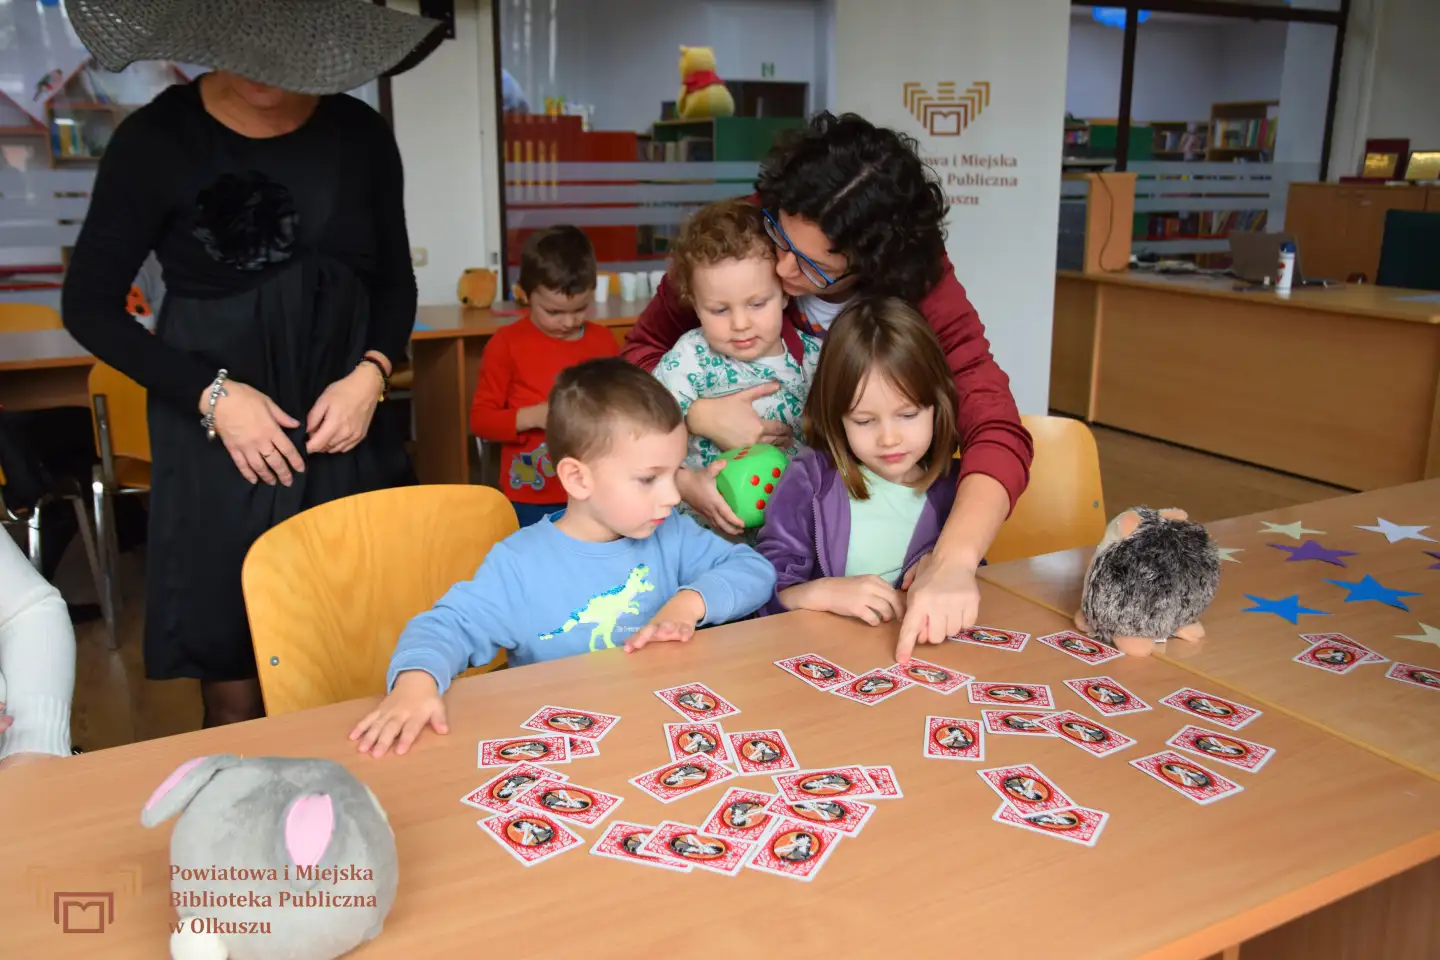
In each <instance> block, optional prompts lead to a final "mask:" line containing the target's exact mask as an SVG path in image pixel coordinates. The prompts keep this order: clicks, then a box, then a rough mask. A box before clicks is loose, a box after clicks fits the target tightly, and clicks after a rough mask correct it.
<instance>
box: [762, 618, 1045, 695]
mask: <svg viewBox="0 0 1440 960" xmlns="http://www.w3.org/2000/svg"><path fill="white" fill-rule="evenodd" d="M1007 634H1008V631H1007ZM1009 635H1011V636H1016V637H1022V638H1026V639H1028V638H1029V636H1030V635H1029V634H1026V633H1020V634H1009ZM951 639H955V638H954V637H952V638H951ZM1021 643H1022V645H1023V643H1024V640H1022V641H1021ZM775 666H777V667H779V668H780V669H781V670H784V671H785V672H786V673H788V674H790V675H791V676H792V677H796V678H798V679H800V680H802V681H804V682H805V683H806V684H808V685H810V686H812V687H814V688H815V689H816V690H821V691H823V692H825V693H833V694H835V695H836V696H837V697H844V698H845V699H846V700H853V701H855V702H856V703H863V704H864V705H865V706H867V707H873V706H875V705H876V704H877V703H880V702H882V701H885V700H889V699H890V698H891V697H893V696H895V695H896V694H897V693H900V692H902V691H904V690H908V689H910V688H911V687H925V688H927V689H930V690H934V691H935V692H936V693H945V694H950V693H954V692H955V691H956V690H959V689H960V688H961V687H964V686H966V685H967V684H969V683H970V682H971V681H972V680H974V679H975V678H974V677H972V676H970V674H968V673H962V672H961V671H959V670H955V669H953V668H951V667H942V666H940V665H939V664H938V663H930V662H929V661H926V660H918V659H912V660H911V661H910V662H909V663H905V664H899V663H896V664H892V665H891V666H888V667H876V668H875V669H874V670H871V671H869V672H867V673H862V674H855V673H851V672H850V671H849V670H846V669H845V668H844V667H842V666H840V665H839V664H838V663H835V662H834V661H832V660H830V659H828V658H826V657H822V656H821V655H820V654H818V653H802V654H801V655H799V656H798V657H789V658H787V659H785V660H776V661H775Z"/></svg>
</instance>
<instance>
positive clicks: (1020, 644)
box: [950, 627, 1030, 653]
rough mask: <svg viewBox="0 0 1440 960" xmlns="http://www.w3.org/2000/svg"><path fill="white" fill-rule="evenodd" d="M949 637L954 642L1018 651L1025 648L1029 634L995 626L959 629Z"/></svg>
mask: <svg viewBox="0 0 1440 960" xmlns="http://www.w3.org/2000/svg"><path fill="white" fill-rule="evenodd" d="M950 639H951V640H954V641H955V642H956V643H973V644H975V645H976V646H977V647H989V648H990V649H992V650H1009V651H1010V652H1011V653H1019V652H1020V651H1021V650H1024V649H1025V644H1026V642H1027V641H1029V639H1030V634H1028V633H1020V632H1019V631H1017V630H1000V629H997V628H996V627H971V628H970V629H968V630H961V631H960V632H959V633H957V634H955V635H954V636H952V637H951V638H950Z"/></svg>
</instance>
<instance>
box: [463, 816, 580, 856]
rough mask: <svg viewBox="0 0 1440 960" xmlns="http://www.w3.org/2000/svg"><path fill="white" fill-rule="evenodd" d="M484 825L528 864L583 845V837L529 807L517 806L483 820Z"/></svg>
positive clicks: (502, 844) (497, 840)
mask: <svg viewBox="0 0 1440 960" xmlns="http://www.w3.org/2000/svg"><path fill="white" fill-rule="evenodd" d="M479 823H480V829H482V830H484V831H485V832H486V833H488V834H490V836H491V837H493V838H494V840H495V842H496V843H498V844H500V846H502V847H504V848H505V849H506V850H508V851H509V852H510V856H512V857H514V858H515V859H516V860H519V861H520V862H521V863H522V864H524V865H525V866H527V867H533V866H534V865H535V864H537V863H540V862H541V861H544V860H549V859H550V858H551V857H554V856H557V855H559V854H562V853H564V852H565V851H566V850H569V849H570V848H571V847H575V846H579V844H580V837H579V836H578V835H577V834H575V833H573V832H571V830H570V829H569V828H568V827H566V826H565V824H563V823H561V822H560V821H559V820H556V819H555V818H554V817H552V816H550V815H549V814H548V813H542V812H541V811H539V810H531V809H530V808H529V807H516V808H515V809H514V810H511V811H510V812H509V813H497V814H496V815H495V816H493V817H491V818H490V819H489V820H481V821H479Z"/></svg>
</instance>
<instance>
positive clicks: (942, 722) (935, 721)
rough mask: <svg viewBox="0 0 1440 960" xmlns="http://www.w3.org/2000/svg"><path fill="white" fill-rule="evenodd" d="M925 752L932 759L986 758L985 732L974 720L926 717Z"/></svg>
mask: <svg viewBox="0 0 1440 960" xmlns="http://www.w3.org/2000/svg"><path fill="white" fill-rule="evenodd" d="M923 753H924V755H925V756H927V757H929V758H930V759H932V760H984V759H985V732H984V730H983V729H981V727H980V724H979V723H977V722H976V721H974V720H960V719H957V718H954V717H926V718H925V747H924V751H923Z"/></svg>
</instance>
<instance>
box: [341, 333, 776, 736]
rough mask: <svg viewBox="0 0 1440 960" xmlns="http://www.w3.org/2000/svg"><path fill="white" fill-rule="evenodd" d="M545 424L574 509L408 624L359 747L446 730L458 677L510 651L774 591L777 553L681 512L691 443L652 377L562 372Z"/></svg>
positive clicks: (536, 657) (673, 631) (621, 367)
mask: <svg viewBox="0 0 1440 960" xmlns="http://www.w3.org/2000/svg"><path fill="white" fill-rule="evenodd" d="M545 434H546V437H547V442H548V444H549V449H550V455H551V457H552V458H553V461H552V462H553V463H554V464H555V476H556V478H557V479H558V480H559V481H560V483H561V484H562V485H563V486H564V488H565V493H566V495H567V498H568V502H567V504H566V507H565V509H564V510H563V511H561V512H559V513H556V514H553V515H551V516H550V517H547V518H545V519H544V520H541V521H540V522H539V523H536V524H534V525H533V526H529V527H526V528H524V529H522V530H520V531H519V532H517V533H514V534H511V535H510V536H508V537H506V538H505V539H504V540H502V541H501V542H500V543H497V544H496V545H495V546H494V547H493V548H492V549H491V551H490V553H489V554H488V555H487V556H486V557H485V562H484V563H482V564H481V565H480V569H479V571H478V572H477V573H476V574H475V578H474V579H473V580H466V581H463V582H461V583H457V584H455V586H453V587H451V588H450V590H449V591H448V592H447V593H446V594H445V596H444V597H442V598H440V601H439V602H438V603H437V604H435V606H434V607H433V608H432V609H430V610H428V611H426V612H425V613H422V614H420V615H419V616H417V617H415V618H414V619H413V620H411V621H410V623H409V624H408V625H406V627H405V630H404V632H403V633H402V634H401V635H400V641H399V643H398V644H397V645H396V647H395V653H394V655H393V656H392V657H391V660H390V669H389V672H388V675H387V677H386V690H387V691H388V695H387V696H386V697H385V699H384V700H383V701H382V702H381V703H380V706H379V707H378V708H377V709H375V710H373V711H371V712H370V713H368V714H366V716H365V717H364V718H363V719H362V720H361V721H360V722H359V723H358V724H356V726H355V728H354V729H353V730H351V731H350V739H351V740H358V741H359V745H358V749H359V750H360V751H361V752H369V753H370V754H371V755H372V756H375V757H380V756H384V754H385V752H386V750H388V749H389V748H390V746H391V745H392V744H393V745H394V747H395V752H396V753H404V752H406V750H408V749H409V747H410V744H412V743H413V742H414V741H415V738H416V737H417V736H419V734H420V732H421V731H422V730H423V729H424V728H425V726H426V725H427V724H428V725H429V726H431V727H434V729H435V731H436V732H437V733H441V734H444V733H447V732H448V727H447V726H446V722H445V705H444V701H443V700H442V699H441V697H442V694H444V692H445V690H446V689H447V688H448V687H449V686H450V682H451V680H452V679H453V678H454V677H455V675H456V674H458V673H460V672H461V671H462V670H464V669H466V668H467V667H469V666H472V665H479V664H484V663H489V662H490V660H491V659H492V658H493V657H494V656H495V654H496V653H497V652H499V651H500V650H502V649H503V650H505V651H507V653H508V654H509V662H510V664H511V665H512V666H523V665H525V664H528V663H535V662H537V661H540V660H553V659H555V658H557V657H568V656H571V655H572V654H577V653H593V652H595V651H597V650H609V649H613V648H615V647H620V646H623V647H624V648H625V650H626V651H627V652H629V651H633V650H638V649H640V648H641V647H643V646H645V645H646V644H647V643H653V642H657V641H677V640H678V641H684V640H689V639H690V637H691V636H692V635H693V634H694V633H695V627H696V625H697V624H709V623H724V622H726V621H728V620H734V619H737V618H739V617H743V616H745V615H746V614H749V613H751V612H753V611H754V610H757V609H759V608H760V607H761V606H762V605H763V604H764V603H765V602H766V601H767V600H769V599H770V596H771V594H772V593H773V592H774V589H775V571H774V568H773V567H772V566H771V565H770V562H769V561H768V560H766V559H765V558H764V557H762V556H760V554H758V553H756V552H755V551H754V550H752V549H750V548H749V547H747V546H743V545H738V544H732V543H729V542H727V541H725V540H722V539H721V538H720V537H718V536H716V535H715V534H713V533H711V532H710V531H708V530H705V529H703V528H702V527H700V526H699V525H698V524H696V523H695V521H693V520H691V519H690V518H689V517H686V516H683V515H681V514H679V513H676V512H675V510H674V507H675V505H676V504H677V503H679V502H680V493H679V491H678V490H676V488H675V473H676V471H677V470H678V469H679V468H680V465H681V464H682V463H683V462H684V460H685V454H686V452H687V449H688V441H689V437H688V435H687V434H686V432H685V424H684V420H683V418H682V417H681V415H680V408H679V406H678V405H677V404H676V403H675V399H674V398H673V397H672V396H671V395H670V393H669V392H668V391H667V390H666V389H665V388H664V387H663V386H661V384H660V382H659V381H658V380H656V379H655V378H654V377H652V376H650V375H649V374H647V373H646V372H645V371H643V370H641V369H640V368H639V367H635V366H631V365H630V364H629V363H626V362H625V361H623V360H619V359H604V360H591V361H587V362H585V363H582V364H579V365H578V366H574V367H571V368H570V369H568V370H565V371H563V372H561V374H560V375H559V377H558V378H557V379H556V381H555V387H554V390H553V391H552V392H551V394H550V410H549V415H548V417H547V418H546V422H545Z"/></svg>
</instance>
